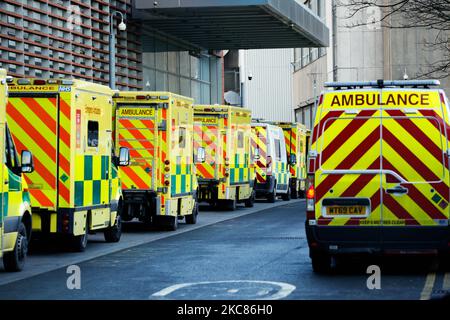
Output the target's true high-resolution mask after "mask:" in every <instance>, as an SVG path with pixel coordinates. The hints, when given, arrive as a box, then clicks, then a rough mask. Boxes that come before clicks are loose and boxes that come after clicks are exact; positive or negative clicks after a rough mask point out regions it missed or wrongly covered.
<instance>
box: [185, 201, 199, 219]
mask: <svg viewBox="0 0 450 320" xmlns="http://www.w3.org/2000/svg"><path fill="white" fill-rule="evenodd" d="M197 216H198V203H197V202H195V204H194V208H193V209H192V214H190V215H188V216H186V218H185V219H186V224H197Z"/></svg>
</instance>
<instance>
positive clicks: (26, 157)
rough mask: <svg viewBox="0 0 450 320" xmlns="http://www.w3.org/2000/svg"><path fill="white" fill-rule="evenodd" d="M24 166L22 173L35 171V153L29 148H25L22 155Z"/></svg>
mask: <svg viewBox="0 0 450 320" xmlns="http://www.w3.org/2000/svg"><path fill="white" fill-rule="evenodd" d="M21 160H22V166H21V167H20V169H21V171H22V173H31V172H33V171H34V161H33V155H32V154H31V152H30V151H28V150H23V151H22V155H21Z"/></svg>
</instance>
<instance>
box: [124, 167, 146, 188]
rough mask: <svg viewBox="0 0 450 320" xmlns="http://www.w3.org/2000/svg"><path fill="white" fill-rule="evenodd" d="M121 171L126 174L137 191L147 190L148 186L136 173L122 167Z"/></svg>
mask: <svg viewBox="0 0 450 320" xmlns="http://www.w3.org/2000/svg"><path fill="white" fill-rule="evenodd" d="M122 171H123V173H124V174H126V175H127V176H128V177H129V178H130V179H131V180H132V181H133V182H134V183H135V184H136V186H137V188H138V189H147V188H148V184H147V183H145V182H144V180H142V179H141V177H139V176H138V175H137V174H136V172H134V171H133V169H132V168H130V167H122Z"/></svg>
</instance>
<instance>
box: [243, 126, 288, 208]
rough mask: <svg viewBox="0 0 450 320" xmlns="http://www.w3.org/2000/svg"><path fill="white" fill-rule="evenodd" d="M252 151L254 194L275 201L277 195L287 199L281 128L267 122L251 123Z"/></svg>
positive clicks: (284, 151) (283, 140)
mask: <svg viewBox="0 0 450 320" xmlns="http://www.w3.org/2000/svg"><path fill="white" fill-rule="evenodd" d="M252 153H253V160H254V166H255V173H256V184H255V190H256V196H257V197H266V198H267V200H268V201H269V202H275V199H276V197H277V196H278V195H281V197H282V199H283V200H285V201H289V200H290V199H291V192H290V186H289V179H290V172H289V165H288V159H287V153H286V142H285V139H284V133H283V129H282V128H280V127H278V126H274V125H271V124H268V123H252Z"/></svg>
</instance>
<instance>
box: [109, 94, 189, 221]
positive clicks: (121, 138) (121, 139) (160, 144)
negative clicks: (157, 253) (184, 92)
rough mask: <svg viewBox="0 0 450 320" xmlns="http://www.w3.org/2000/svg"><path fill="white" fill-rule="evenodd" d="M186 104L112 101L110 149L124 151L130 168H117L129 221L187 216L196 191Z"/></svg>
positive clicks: (182, 100)
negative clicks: (112, 147) (113, 114)
mask: <svg viewBox="0 0 450 320" xmlns="http://www.w3.org/2000/svg"><path fill="white" fill-rule="evenodd" d="M192 104H193V100H192V99H191V98H188V97H183V96H180V95H177V94H173V93H170V92H125V91H121V92H118V93H116V95H115V96H114V107H115V118H114V123H115V125H114V126H115V139H116V140H115V141H116V148H119V147H127V148H129V150H130V156H131V164H130V166H129V167H126V168H121V176H122V182H123V183H122V188H123V193H124V199H125V205H126V206H127V207H126V208H127V209H126V211H127V212H128V215H129V218H132V217H137V218H140V219H141V220H143V221H145V220H147V219H149V218H150V217H152V216H186V215H191V214H192V211H193V209H194V206H195V203H196V201H195V197H196V190H197V180H196V177H195V174H194V169H195V168H194V162H193V151H192V130H193V127H192V118H193V109H192ZM131 211H132V212H133V213H131Z"/></svg>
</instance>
